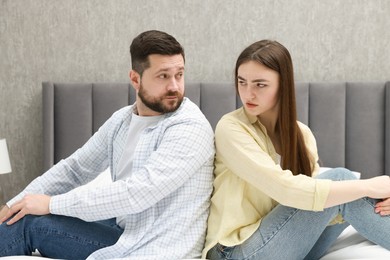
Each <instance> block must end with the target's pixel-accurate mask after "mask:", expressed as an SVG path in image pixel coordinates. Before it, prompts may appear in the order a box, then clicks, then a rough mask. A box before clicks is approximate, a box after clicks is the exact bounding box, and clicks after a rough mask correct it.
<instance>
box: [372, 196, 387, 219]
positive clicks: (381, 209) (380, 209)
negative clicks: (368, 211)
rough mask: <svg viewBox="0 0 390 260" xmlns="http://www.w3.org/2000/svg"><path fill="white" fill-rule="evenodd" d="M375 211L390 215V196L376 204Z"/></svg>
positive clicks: (382, 214)
mask: <svg viewBox="0 0 390 260" xmlns="http://www.w3.org/2000/svg"><path fill="white" fill-rule="evenodd" d="M375 213H378V214H380V215H381V216H387V215H390V198H387V199H384V200H382V201H381V202H378V203H377V204H376V205H375Z"/></svg>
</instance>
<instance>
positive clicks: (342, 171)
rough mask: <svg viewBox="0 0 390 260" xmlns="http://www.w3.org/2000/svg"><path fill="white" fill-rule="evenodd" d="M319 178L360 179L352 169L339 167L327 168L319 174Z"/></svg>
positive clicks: (335, 179) (334, 179)
mask: <svg viewBox="0 0 390 260" xmlns="http://www.w3.org/2000/svg"><path fill="white" fill-rule="evenodd" d="M317 178H318V179H328V180H333V181H345V180H356V179H358V178H357V176H356V175H355V174H353V173H352V171H350V170H348V169H346V168H342V167H338V168H333V169H330V170H327V171H325V172H323V173H321V174H320V175H318V176H317Z"/></svg>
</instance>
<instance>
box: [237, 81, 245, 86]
mask: <svg viewBox="0 0 390 260" xmlns="http://www.w3.org/2000/svg"><path fill="white" fill-rule="evenodd" d="M238 85H240V86H245V85H246V82H245V81H241V80H239V81H238Z"/></svg>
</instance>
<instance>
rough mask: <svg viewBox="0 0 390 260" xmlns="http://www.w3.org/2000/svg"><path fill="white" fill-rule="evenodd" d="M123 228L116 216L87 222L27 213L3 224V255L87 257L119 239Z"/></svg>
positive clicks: (0, 249) (0, 233) (0, 232)
mask: <svg viewBox="0 0 390 260" xmlns="http://www.w3.org/2000/svg"><path fill="white" fill-rule="evenodd" d="M122 233H123V229H121V228H120V227H119V226H118V225H116V221H115V219H110V220H105V221H99V222H85V221H83V220H80V219H78V218H72V217H65V216H58V215H45V216H32V215H27V216H25V217H24V218H22V219H21V220H19V221H18V222H16V223H14V224H13V225H10V226H8V225H7V224H6V223H3V224H1V225H0V256H10V255H31V254H32V252H34V251H35V250H36V249H37V250H38V251H39V252H40V253H41V255H42V256H46V257H51V258H61V259H86V258H87V257H88V256H89V255H90V254H92V253H93V252H94V251H96V250H98V249H101V248H103V247H107V246H111V245H113V244H115V243H116V241H118V239H119V237H120V236H121V235H122Z"/></svg>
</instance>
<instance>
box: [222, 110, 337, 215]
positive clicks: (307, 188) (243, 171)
mask: <svg viewBox="0 0 390 260" xmlns="http://www.w3.org/2000/svg"><path fill="white" fill-rule="evenodd" d="M263 139H265V138H263ZM263 139H262V138H259V136H258V135H257V134H256V133H255V131H254V130H251V129H249V128H248V127H246V126H244V125H242V124H240V123H239V122H238V121H237V120H234V119H233V118H231V117H224V118H223V119H221V121H220V122H219V123H218V125H217V128H216V132H215V142H216V149H217V158H220V160H221V161H222V163H223V164H225V165H226V167H227V168H228V169H230V171H231V172H233V173H234V174H235V175H237V176H238V177H240V178H241V179H243V180H244V181H246V182H248V183H250V184H251V185H253V186H255V187H256V188H257V189H259V190H260V191H261V192H263V193H265V194H267V195H268V196H270V197H271V198H273V199H274V200H276V201H277V202H279V203H280V204H282V205H285V206H290V207H295V208H299V209H303V210H314V211H320V210H323V208H324V205H325V201H326V199H327V196H328V193H329V189H330V181H329V180H316V179H313V178H310V177H308V176H306V175H302V174H299V175H296V176H294V175H293V174H292V172H291V171H289V170H283V169H282V168H281V167H280V165H277V164H275V162H274V161H273V160H272V158H271V157H270V155H269V154H268V152H267V150H266V149H267V148H266V146H267V144H266V140H263ZM313 151H314V150H313Z"/></svg>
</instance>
